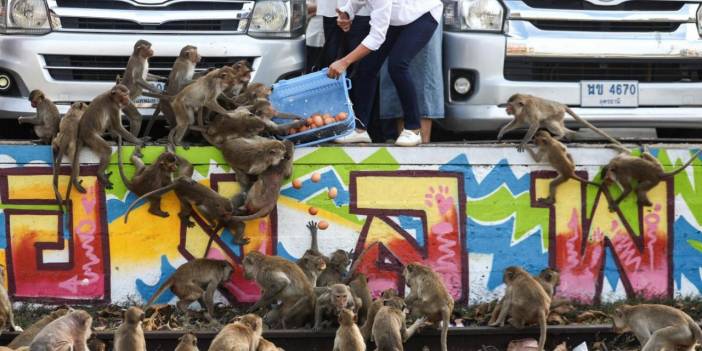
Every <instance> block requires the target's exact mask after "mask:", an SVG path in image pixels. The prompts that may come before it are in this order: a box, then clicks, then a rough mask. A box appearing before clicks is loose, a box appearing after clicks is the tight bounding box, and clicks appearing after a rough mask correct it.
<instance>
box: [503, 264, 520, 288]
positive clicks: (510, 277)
mask: <svg viewBox="0 0 702 351" xmlns="http://www.w3.org/2000/svg"><path fill="white" fill-rule="evenodd" d="M520 274H526V272H525V271H524V270H523V269H521V268H519V267H517V266H511V267H507V268H506V269H505V274H504V276H503V277H502V281H503V282H504V283H505V284H508V285H509V284H512V282H513V281H514V280H515V279H516V278H517V277H518V276H519V275H520Z"/></svg>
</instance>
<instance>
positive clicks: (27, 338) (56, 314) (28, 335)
mask: <svg viewBox="0 0 702 351" xmlns="http://www.w3.org/2000/svg"><path fill="white" fill-rule="evenodd" d="M68 312H70V311H69V310H68V309H67V308H59V309H57V310H55V311H52V312H51V313H49V314H47V315H45V316H44V317H42V318H41V319H40V320H38V321H36V322H34V324H32V325H30V326H29V327H28V328H27V329H26V330H25V331H23V332H22V333H20V335H17V336H16V337H15V338H14V339H12V342H10V343H9V344H8V345H7V347H9V348H11V349H14V350H16V349H19V348H20V347H25V346H29V345H31V344H32V340H34V337H36V336H37V334H39V332H40V331H41V330H42V329H44V327H46V326H47V325H48V324H49V323H51V322H53V321H55V320H57V319H59V318H61V317H63V316H65V315H66V314H67V313H68Z"/></svg>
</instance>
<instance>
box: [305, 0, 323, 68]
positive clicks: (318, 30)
mask: <svg viewBox="0 0 702 351" xmlns="http://www.w3.org/2000/svg"><path fill="white" fill-rule="evenodd" d="M305 43H306V46H307V56H306V61H307V62H306V64H305V72H306V73H310V72H314V71H318V70H319V69H320V68H321V67H326V65H323V64H322V63H321V60H322V58H323V57H324V26H323V23H322V16H319V15H317V0H307V29H306V30H305Z"/></svg>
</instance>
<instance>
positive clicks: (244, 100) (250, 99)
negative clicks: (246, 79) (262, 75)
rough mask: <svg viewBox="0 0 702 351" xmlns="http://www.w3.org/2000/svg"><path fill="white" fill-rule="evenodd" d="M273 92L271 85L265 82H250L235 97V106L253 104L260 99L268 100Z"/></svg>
mask: <svg viewBox="0 0 702 351" xmlns="http://www.w3.org/2000/svg"><path fill="white" fill-rule="evenodd" d="M271 93H272V90H271V87H269V86H267V85H265V84H263V83H252V84H249V85H248V86H247V87H246V89H245V90H244V91H243V92H242V93H241V94H239V95H238V96H237V97H236V98H234V106H235V107H239V106H245V105H253V103H254V101H256V100H258V99H265V100H268V98H269V97H270V96H271Z"/></svg>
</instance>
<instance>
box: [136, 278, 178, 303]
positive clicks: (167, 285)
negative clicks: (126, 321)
mask: <svg viewBox="0 0 702 351" xmlns="http://www.w3.org/2000/svg"><path fill="white" fill-rule="evenodd" d="M174 274H175V273H174ZM174 281H175V279H173V275H171V276H170V277H168V279H166V281H165V282H164V283H163V284H161V286H160V287H159V288H158V290H156V292H155V293H154V294H153V295H151V298H150V299H149V301H148V302H147V303H146V305H144V308H143V310H146V309H147V308H149V306H151V304H153V303H154V301H156V299H158V297H159V296H161V294H163V292H164V291H166V289H168V288H170V287H171V286H172V285H173V282H174Z"/></svg>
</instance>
